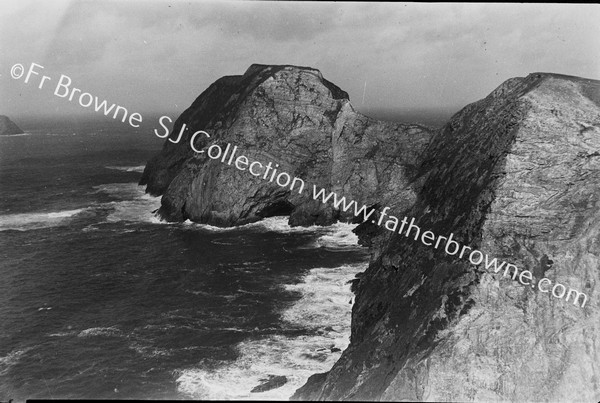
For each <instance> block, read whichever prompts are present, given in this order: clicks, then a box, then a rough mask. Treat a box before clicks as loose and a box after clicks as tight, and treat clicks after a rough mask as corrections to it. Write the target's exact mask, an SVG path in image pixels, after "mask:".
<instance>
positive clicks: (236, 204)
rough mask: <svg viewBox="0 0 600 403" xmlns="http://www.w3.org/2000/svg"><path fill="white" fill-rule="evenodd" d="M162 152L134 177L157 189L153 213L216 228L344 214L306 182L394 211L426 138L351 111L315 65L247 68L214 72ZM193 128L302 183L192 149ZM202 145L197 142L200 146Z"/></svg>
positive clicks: (410, 190)
mask: <svg viewBox="0 0 600 403" xmlns="http://www.w3.org/2000/svg"><path fill="white" fill-rule="evenodd" d="M184 124H185V125H186V129H185V131H184V134H183V136H182V138H181V139H180V141H179V142H178V143H177V144H174V143H173V142H171V141H169V140H168V139H167V140H166V141H165V144H164V146H163V149H162V151H161V152H160V153H159V154H158V155H156V156H155V157H154V158H153V159H152V160H151V161H149V163H148V164H147V166H146V169H145V170H144V174H143V176H142V179H141V182H140V184H142V185H147V191H148V192H150V193H152V194H154V195H162V206H161V208H160V210H159V214H160V215H161V216H162V217H163V218H165V219H168V220H172V221H184V220H186V219H190V220H192V221H195V222H199V223H208V224H211V225H217V226H232V225H240V224H245V223H249V222H253V221H258V220H260V219H262V218H264V217H269V216H273V215H289V216H290V219H289V222H290V224H291V225H311V224H321V225H325V224H330V223H332V222H335V221H337V220H338V219H342V220H349V219H351V218H352V217H353V215H352V214H351V212H350V211H348V212H346V213H344V212H340V211H339V210H335V209H333V207H332V206H331V205H326V204H323V203H322V202H320V201H315V200H313V198H312V185H315V186H318V187H320V188H324V189H326V190H327V192H329V191H334V192H336V193H337V194H338V195H340V196H344V197H346V198H347V199H349V200H350V199H352V200H356V201H357V202H358V203H360V204H361V205H362V204H365V205H367V206H376V205H378V204H379V205H390V206H394V207H395V208H397V209H399V210H403V209H406V208H408V207H410V206H411V205H412V204H413V203H414V201H415V195H416V193H415V189H414V187H413V186H412V184H411V183H412V182H411V177H412V176H413V175H414V174H415V172H416V167H417V165H418V161H419V159H418V158H419V155H420V154H421V153H422V151H423V149H424V147H425V146H426V144H427V143H428V141H429V139H430V138H431V136H432V135H433V130H431V129H428V128H426V127H423V126H420V125H413V124H401V123H394V122H382V121H377V120H375V119H372V118H369V117H367V116H364V115H362V114H360V113H358V112H357V111H355V110H354V108H353V107H352V105H351V104H350V101H349V98H348V94H347V93H346V92H345V91H343V90H341V89H340V88H338V87H337V86H336V85H334V84H333V83H331V82H329V81H327V80H326V79H325V78H324V77H323V75H322V74H321V73H320V72H319V71H318V70H315V69H312V68H309V67H298V66H289V65H286V66H267V65H257V64H255V65H252V66H251V67H250V68H249V69H248V70H247V71H246V72H245V73H244V74H243V75H239V76H227V77H222V78H220V79H219V80H217V81H216V82H215V83H213V84H212V85H211V86H210V87H209V88H208V89H207V90H206V91H204V92H203V93H202V94H201V95H200V96H199V97H198V98H197V99H196V100H195V101H194V103H193V104H192V105H191V106H190V107H189V108H188V109H187V110H186V111H185V112H184V113H183V114H182V115H181V116H180V117H179V119H177V121H176V122H175V124H174V127H173V130H172V131H171V133H170V135H169V138H170V139H172V140H173V141H175V140H176V139H177V136H178V135H179V133H180V131H181V128H182V126H183V125H184ZM198 130H203V131H206V132H207V133H208V134H210V136H211V138H210V139H206V138H204V139H203V140H197V141H196V142H195V144H196V148H197V149H200V148H201V147H203V146H206V145H208V144H219V145H222V148H223V149H224V148H225V147H226V144H231V145H232V147H233V146H234V145H235V146H237V147H238V149H239V151H240V153H243V155H245V156H247V157H248V158H250V159H251V160H256V161H262V162H263V163H264V164H266V163H268V162H271V163H272V164H273V166H276V164H278V170H279V171H280V172H281V171H284V172H287V173H288V174H290V175H293V176H294V177H297V178H301V179H302V180H304V181H305V182H306V185H307V188H309V189H307V191H306V192H304V193H303V194H299V193H297V192H294V191H290V190H289V189H284V188H281V187H280V186H277V185H276V184H275V183H273V182H269V181H267V180H264V179H263V178H259V177H255V176H253V175H251V174H249V173H248V172H243V171H240V170H238V169H236V168H234V167H233V166H229V165H226V164H224V163H222V162H221V161H218V160H211V159H210V158H209V157H208V156H207V154H206V153H204V154H198V153H195V152H194V151H193V150H192V149H191V147H190V141H189V140H190V138H191V136H192V134H193V133H194V132H196V131H198ZM202 142H204V144H203V143H202Z"/></svg>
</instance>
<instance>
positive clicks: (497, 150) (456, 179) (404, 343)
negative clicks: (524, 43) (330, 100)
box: [294, 73, 600, 401]
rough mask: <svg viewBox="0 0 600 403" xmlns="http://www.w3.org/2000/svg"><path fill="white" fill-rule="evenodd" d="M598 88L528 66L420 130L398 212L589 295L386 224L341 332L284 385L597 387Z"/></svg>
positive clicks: (572, 394)
mask: <svg viewBox="0 0 600 403" xmlns="http://www.w3.org/2000/svg"><path fill="white" fill-rule="evenodd" d="M599 89H600V82H598V81H593V80H587V79H582V78H577V77H570V76H562V75H557V74H547V73H534V74H530V75H529V76H527V77H525V78H514V79H510V80H508V81H506V82H505V83H503V84H502V85H500V87H498V88H497V89H496V90H495V91H493V92H492V93H491V94H490V95H489V96H488V97H486V98H485V99H483V100H481V101H478V102H475V103H473V104H470V105H468V106H467V107H465V108H464V109H463V110H461V111H460V112H458V113H457V114H456V115H455V116H454V117H452V119H451V120H450V122H448V124H447V125H446V126H445V127H444V128H443V129H442V130H441V131H440V132H438V133H437V134H436V135H435V136H434V138H433V139H432V140H431V142H430V143H429V145H428V147H427V149H426V151H425V153H424V156H423V160H422V162H421V165H420V167H419V169H418V174H417V175H416V176H417V177H418V178H420V179H421V180H422V183H423V186H422V187H421V188H420V189H419V190H418V192H417V200H416V202H415V204H414V206H413V207H412V208H411V210H410V211H409V212H408V214H409V215H410V216H413V217H416V218H417V221H418V223H419V226H420V227H421V228H424V229H431V230H433V231H434V232H435V233H437V234H445V235H448V234H450V233H453V234H454V235H455V237H456V239H458V240H459V241H460V242H462V243H463V244H466V245H472V246H474V247H477V248H479V249H481V250H484V251H486V252H487V253H488V254H490V255H493V256H496V257H498V258H502V259H506V260H508V261H511V262H512V263H514V264H516V265H518V266H519V267H522V268H526V269H528V270H530V271H532V272H533V273H534V276H535V277H536V278H537V279H538V280H539V278H540V277H543V276H545V277H547V278H549V279H551V280H552V281H553V283H562V284H569V285H570V286H571V287H573V288H576V289H578V290H581V291H582V292H584V293H586V294H587V295H588V296H589V298H590V300H589V301H588V303H587V304H586V306H585V307H584V308H582V307H580V306H577V305H574V304H573V303H572V302H571V301H569V302H567V301H565V300H564V299H558V298H554V297H553V296H552V295H551V294H549V293H543V292H540V291H539V290H538V289H536V288H533V287H526V286H523V285H521V284H519V283H518V282H515V281H512V280H511V279H506V278H502V276H501V275H499V274H492V273H490V272H489V271H487V270H485V268H484V267H483V265H477V266H475V265H472V264H470V263H469V262H465V261H464V260H459V259H458V258H456V256H448V255H446V254H445V253H444V252H443V251H436V250H435V249H433V248H431V247H428V246H424V245H423V244H421V243H420V242H416V241H413V242H411V241H410V240H407V239H406V238H405V237H404V236H400V235H395V236H391V237H390V236H389V235H388V234H389V233H388V234H382V235H380V236H379V240H376V241H375V243H376V244H377V245H378V248H377V249H376V251H375V253H374V255H373V259H372V262H371V264H370V266H369V268H368V269H367V270H366V272H364V273H363V274H362V275H361V276H360V278H359V279H357V280H355V282H354V285H353V287H354V290H355V294H356V300H355V303H354V306H353V312H352V336H351V344H350V346H349V347H348V349H347V350H346V351H344V353H343V355H342V357H341V358H340V360H339V361H338V362H337V363H336V364H335V366H334V367H333V368H332V369H331V371H329V372H328V373H326V374H319V375H316V376H313V377H312V378H311V379H310V380H309V381H308V382H307V384H306V385H305V386H304V387H303V388H301V389H300V390H298V391H297V393H296V395H295V396H294V398H302V399H315V400H316V399H319V400H322V399H324V400H337V399H349V400H356V399H359V400H360V399H363V400H395V401H399V400H410V401H421V400H426V401H597V400H598V399H599V398H600V383H599V381H598V379H600V367H599V366H598V363H599V362H600V350H599V347H598V346H599V345H600V344H599V343H600V339H599V337H600V311H599V301H600V298H599V297H598V284H599V280H600V215H599V214H598V212H599V211H600V191H599V189H600V152H599V151H600V93H599ZM560 291H561V290H560V289H559V292H557V293H560Z"/></svg>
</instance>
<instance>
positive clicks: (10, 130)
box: [0, 115, 23, 136]
mask: <svg viewBox="0 0 600 403" xmlns="http://www.w3.org/2000/svg"><path fill="white" fill-rule="evenodd" d="M21 133H23V130H21V128H20V127H19V126H17V125H16V124H15V123H14V122H13V121H12V120H10V119H9V118H8V116H4V115H0V136H2V135H6V134H21Z"/></svg>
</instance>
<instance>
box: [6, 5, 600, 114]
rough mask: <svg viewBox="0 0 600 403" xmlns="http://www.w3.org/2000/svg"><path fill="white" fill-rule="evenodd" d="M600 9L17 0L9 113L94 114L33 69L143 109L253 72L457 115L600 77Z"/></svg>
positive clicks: (358, 99)
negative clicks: (24, 73) (274, 68)
mask: <svg viewBox="0 0 600 403" xmlns="http://www.w3.org/2000/svg"><path fill="white" fill-rule="evenodd" d="M599 21H600V6H598V5H570V4H569V5H559V4H551V5H533V4H530V5H521V4H508V5H507V4H493V5H486V4H476V5H466V4H419V3H380V4H377V3H368V4H363V3H318V4H317V3H309V2H302V3H294V2H286V3H283V2H245V1H235V2H218V3H217V2H207V1H128V2H124V1H119V2H113V1H94V2H91V1H42V0H39V1H26V0H25V1H24V0H18V1H13V0H9V1H3V2H2V7H1V8H0V52H1V53H0V95H1V96H0V114H6V115H9V116H30V115H35V114H54V115H64V114H68V113H80V112H84V111H86V110H84V109H83V108H82V107H81V106H79V105H78V104H75V103H69V102H68V101H67V100H65V99H61V98H57V97H56V96H54V95H52V91H53V89H54V87H53V86H52V87H51V86H48V87H44V88H42V89H41V90H40V89H38V88H37V87H36V86H35V85H34V84H31V85H27V84H24V83H23V79H20V80H14V79H12V78H11V75H10V70H11V66H13V65H14V64H15V63H22V64H24V65H26V66H28V65H29V64H30V63H31V62H35V63H38V64H40V65H42V66H44V73H45V74H46V75H48V76H50V77H52V79H53V80H55V81H58V78H59V77H60V75H61V74H66V75H68V76H70V77H71V78H72V80H73V86H75V87H78V88H81V89H82V90H83V91H86V92H89V93H91V94H92V95H95V96H98V97H101V98H105V99H108V100H109V101H110V102H111V103H112V102H114V103H117V104H120V105H123V106H125V107H126V108H128V109H129V110H130V111H139V112H141V113H142V114H143V113H144V112H146V113H149V112H157V113H161V112H164V113H165V114H168V113H172V112H182V111H183V110H184V109H185V108H187V107H188V106H189V105H190V103H191V102H192V101H193V100H194V99H195V98H196V97H197V96H198V95H199V94H200V93H201V92H202V91H203V90H204V89H206V87H207V86H208V85H210V84H211V83H212V82H213V81H215V80H216V79H218V78H219V77H221V76H223V75H231V74H242V73H243V72H244V71H245V70H246V69H247V68H248V66H250V64H252V63H263V64H296V65H303V66H311V67H315V68H318V69H319V70H321V72H322V73H323V75H324V76H325V77H326V78H327V79H329V80H330V81H332V82H333V83H335V84H337V85H338V86H340V87H341V88H342V89H344V90H346V91H347V92H348V93H349V94H350V99H351V101H352V103H353V105H355V106H356V107H357V108H358V109H359V110H365V109H373V108H393V109H410V108H426V107H443V108H455V109H458V108H459V107H462V106H464V105H465V104H467V103H470V102H473V101H475V100H477V99H480V98H482V97H484V96H485V95H487V94H488V93H489V92H490V91H491V90H493V89H494V88H495V87H497V86H498V85H499V84H500V83H502V82H503V81H504V80H506V79H508V78H511V77H515V76H524V75H527V74H528V73H531V72H536V71H546V72H555V73H563V74H570V75H577V76H582V77H587V78H595V79H600V23H599Z"/></svg>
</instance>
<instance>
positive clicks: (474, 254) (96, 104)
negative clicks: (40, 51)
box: [10, 63, 588, 308]
mask: <svg viewBox="0 0 600 403" xmlns="http://www.w3.org/2000/svg"><path fill="white" fill-rule="evenodd" d="M43 69H44V67H43V66H42V65H39V64H37V63H31V64H30V66H29V68H28V69H27V73H26V74H25V71H26V69H25V66H23V65H22V64H20V63H17V64H15V65H13V66H12V68H11V70H10V74H11V77H12V78H13V79H15V80H18V79H21V78H22V77H23V75H25V79H24V83H25V84H30V83H34V82H35V83H36V84H37V86H38V88H39V89H43V88H45V87H46V86H47V85H48V86H53V88H54V91H53V93H54V95H55V96H57V97H59V98H64V99H66V100H67V101H69V102H77V103H78V104H79V105H80V106H81V107H83V108H90V107H93V109H94V111H95V112H97V113H102V114H104V115H105V116H108V117H112V118H113V119H115V120H117V119H118V118H119V117H120V120H121V121H122V122H123V123H125V122H127V123H128V124H129V125H130V126H132V127H135V128H137V127H140V123H142V120H143V118H142V115H141V114H140V113H138V112H134V113H129V110H128V109H127V108H125V107H123V106H120V105H117V104H114V103H112V104H111V103H109V102H108V101H107V100H100V99H99V98H98V97H96V96H93V95H91V94H90V93H89V92H84V91H83V90H81V89H80V88H77V87H75V86H74V85H73V80H72V79H71V78H70V77H69V76H67V75H64V74H61V75H60V78H59V79H58V80H55V79H54V78H53V77H51V76H47V75H44V74H42V71H43ZM48 83H56V84H48ZM165 121H168V122H169V123H172V122H173V120H172V119H171V118H170V117H168V116H162V117H161V118H160V119H159V124H160V126H161V127H162V130H163V133H164V134H160V133H159V132H158V131H157V130H156V129H154V133H155V134H156V136H158V137H160V138H167V137H169V134H170V132H169V129H168V128H167V126H166V124H165ZM186 130H187V127H186V124H183V125H181V127H180V130H179V133H178V134H177V135H176V136H174V137H175V138H171V137H169V138H168V140H169V141H170V142H172V143H175V144H176V143H179V141H180V140H181V139H182V137H183V135H184V133H185V131H186ZM198 136H201V137H200V139H203V138H204V137H206V138H210V137H211V136H210V134H208V133H207V132H205V131H203V130H199V131H196V132H194V133H193V134H192V136H191V137H190V141H189V143H190V148H191V149H192V150H193V151H194V152H195V153H197V154H203V153H205V152H206V153H207V155H208V157H209V158H210V159H213V160H219V161H221V162H222V163H224V164H227V165H232V164H233V165H234V166H235V167H236V168H237V169H239V170H240V171H246V170H247V171H248V172H249V173H250V175H252V176H255V177H259V178H261V179H263V180H267V181H269V182H271V183H276V184H277V185H278V186H280V187H282V188H288V189H289V190H290V191H297V192H298V193H300V194H302V193H303V192H304V191H305V187H306V186H305V185H306V184H305V182H304V180H302V179H300V178H297V177H292V176H291V175H289V174H288V173H286V172H283V171H281V170H278V168H279V164H273V163H272V162H268V163H267V164H263V163H262V162H260V161H256V160H254V161H251V160H250V159H249V158H248V157H246V156H245V155H237V156H236V154H237V151H238V148H237V146H233V147H232V146H231V144H229V143H228V144H227V146H226V147H225V149H224V150H223V148H222V147H221V146H220V145H218V144H212V145H210V146H209V147H208V149H207V150H204V148H197V144H196V141H197V140H199V138H198ZM205 142H206V140H203V141H201V144H204V143H205ZM311 196H312V198H313V200H320V201H321V202H322V203H323V204H327V203H331V204H333V206H334V208H336V209H338V210H342V211H344V212H348V211H350V212H352V214H354V216H355V217H359V218H362V219H363V221H371V222H372V223H373V224H377V225H378V226H381V225H383V226H384V227H385V229H386V230H388V231H391V232H394V233H398V234H400V235H404V236H405V237H407V238H408V237H414V240H415V241H416V240H420V241H421V243H423V244H424V245H426V246H431V247H433V248H435V249H438V248H441V247H443V248H444V252H445V253H446V254H448V255H449V256H456V255H458V258H459V259H468V261H469V262H470V263H471V264H472V265H474V266H480V265H482V264H484V265H485V268H486V270H488V271H493V272H494V273H499V272H500V271H502V270H503V269H504V272H503V277H511V278H512V279H513V280H518V281H519V282H520V283H521V284H522V285H524V286H530V287H531V288H533V289H535V288H537V289H538V290H539V291H540V292H543V293H551V294H552V296H553V297H555V298H559V299H563V298H564V299H565V301H572V302H573V304H574V305H578V306H580V307H582V308H583V307H585V305H586V304H587V301H588V296H587V295H586V294H584V293H582V292H580V291H578V290H576V289H573V288H570V287H567V286H565V285H563V284H560V283H554V284H553V282H552V280H550V279H548V278H545V277H544V278H542V279H540V280H539V281H536V280H535V279H534V277H533V273H532V272H531V271H529V270H522V271H521V270H520V269H519V268H518V267H517V266H516V265H514V264H511V263H507V262H505V261H502V262H499V261H498V259H496V258H493V259H490V257H489V256H488V255H487V254H486V253H483V252H481V251H479V250H477V249H474V248H471V247H470V246H466V245H461V244H459V243H458V242H457V241H455V240H454V239H453V238H454V234H450V236H448V237H445V236H441V235H439V236H437V235H435V234H434V233H433V232H432V231H424V232H422V231H421V228H419V226H417V225H416V224H415V219H414V218H411V219H410V222H409V218H408V217H404V218H403V219H402V220H399V219H398V218H397V217H396V216H393V215H391V214H388V211H389V210H390V208H389V207H385V208H384V209H383V210H382V211H381V212H380V214H379V218H378V219H377V220H375V219H372V215H373V214H375V211H376V210H375V209H373V208H369V207H367V206H366V205H362V206H360V207H359V205H358V203H356V201H354V200H347V199H346V198H345V197H339V196H338V195H337V194H336V193H335V192H329V193H328V192H327V191H326V190H325V189H322V188H320V189H319V188H317V187H316V186H315V185H313V186H312V195H311ZM384 220H385V222H384ZM398 226H400V228H399V229H398ZM484 262H485V263H484ZM551 286H552V287H551Z"/></svg>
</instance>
